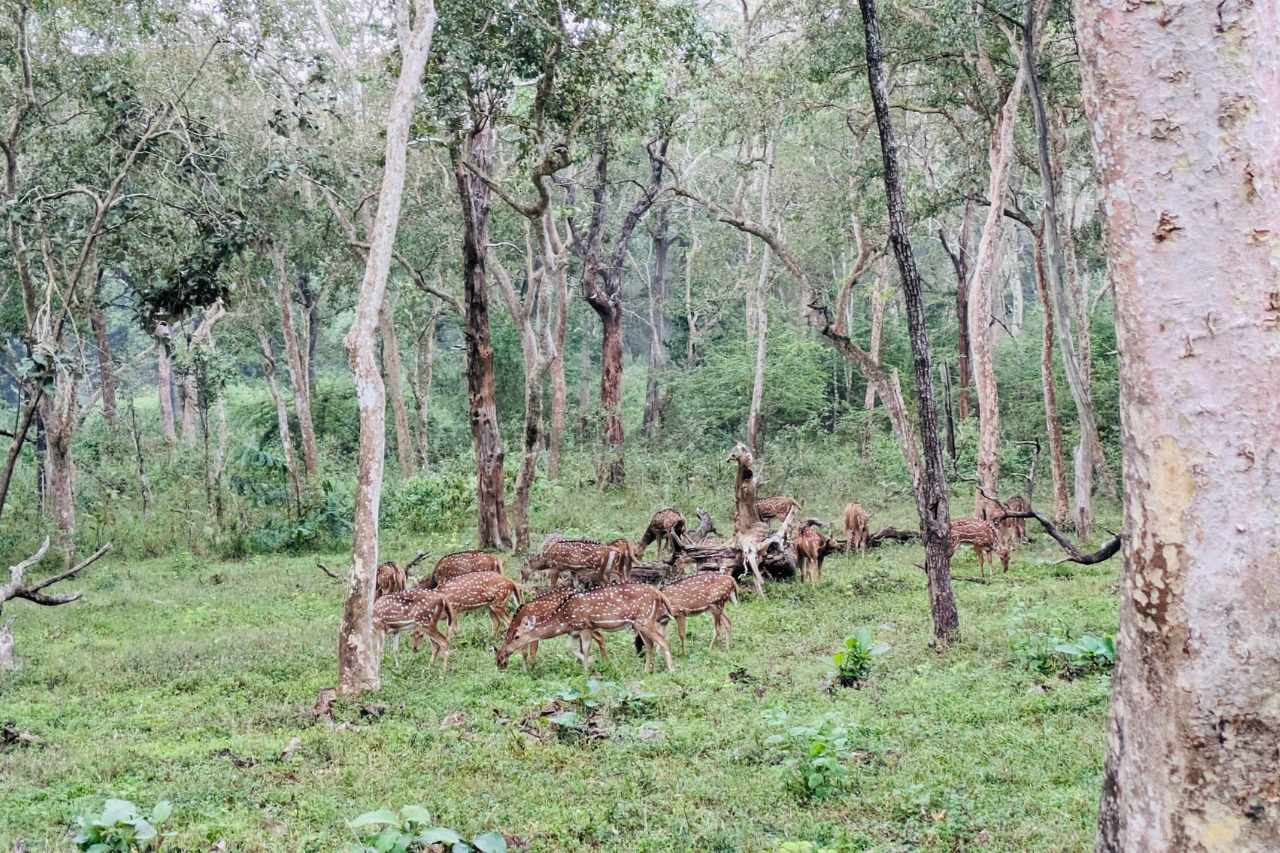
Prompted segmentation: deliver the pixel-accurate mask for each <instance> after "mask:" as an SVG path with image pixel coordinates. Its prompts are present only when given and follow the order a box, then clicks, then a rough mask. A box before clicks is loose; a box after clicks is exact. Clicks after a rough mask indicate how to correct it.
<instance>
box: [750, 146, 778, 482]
mask: <svg viewBox="0 0 1280 853" xmlns="http://www.w3.org/2000/svg"><path fill="white" fill-rule="evenodd" d="M774 150H775V149H774V140H773V139H772V138H769V139H768V140H766V141H765V146H764V174H762V175H761V177H760V223H761V224H762V225H764V226H765V227H766V228H768V227H770V224H769V223H770V220H771V219H772V217H773V210H772V206H771V201H772V199H771V198H770V190H771V189H772V187H773V164H774ZM772 262H773V252H761V253H760V276H759V277H758V278H757V279H756V286H755V291H754V292H755V329H754V332H753V334H754V335H755V341H756V356H755V365H754V368H753V370H752V374H751V406H750V408H749V409H748V411H747V446H748V447H750V448H751V452H752V453H753V454H755V457H756V459H761V458H763V457H764V447H762V446H761V442H760V418H761V407H762V406H763V404H764V368H765V355H766V350H767V348H768V344H769V265H770V264H771V263H772ZM751 320H752V318H751V316H750V313H748V316H747V324H748V327H750V324H751Z"/></svg>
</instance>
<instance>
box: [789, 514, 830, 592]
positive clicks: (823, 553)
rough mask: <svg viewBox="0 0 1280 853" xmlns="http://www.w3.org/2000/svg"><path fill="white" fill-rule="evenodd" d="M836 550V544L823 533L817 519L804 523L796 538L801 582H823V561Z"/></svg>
mask: <svg viewBox="0 0 1280 853" xmlns="http://www.w3.org/2000/svg"><path fill="white" fill-rule="evenodd" d="M834 550H836V544H835V542H834V541H833V540H832V539H831V537H829V536H827V535H826V534H824V533H823V532H822V525H821V524H820V523H819V522H818V521H816V520H815V519H812V518H811V519H809V520H808V521H806V522H805V523H804V527H803V528H802V529H801V531H800V534H799V535H798V536H796V553H797V555H799V558H800V560H799V562H800V580H802V581H807V582H808V583H817V582H818V581H820V580H822V561H823V560H825V559H826V558H827V555H828V554H830V553H831V552H832V551H834Z"/></svg>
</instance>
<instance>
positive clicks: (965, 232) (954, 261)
mask: <svg viewBox="0 0 1280 853" xmlns="http://www.w3.org/2000/svg"><path fill="white" fill-rule="evenodd" d="M972 234H973V202H972V201H966V202H965V203H964V216H963V217H961V219H960V233H959V234H958V235H956V248H955V251H952V249H951V247H950V246H949V245H947V238H946V235H945V234H944V233H943V231H942V229H938V239H940V240H941V241H942V247H943V248H944V249H945V250H946V252H947V255H948V256H949V257H950V258H951V266H952V268H953V269H954V270H955V273H956V325H957V329H956V365H957V367H958V371H957V372H958V373H959V385H960V390H959V392H958V393H957V395H956V400H957V402H956V409H957V412H958V414H959V417H960V419H961V420H964V419H965V418H968V417H969V415H970V409H969V386H970V385H971V384H973V370H972V369H971V368H970V365H969V242H970V240H971V238H972Z"/></svg>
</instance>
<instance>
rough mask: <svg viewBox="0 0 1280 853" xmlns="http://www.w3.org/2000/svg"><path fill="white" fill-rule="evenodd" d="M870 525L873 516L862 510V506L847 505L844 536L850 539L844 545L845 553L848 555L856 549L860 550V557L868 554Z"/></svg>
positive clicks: (845, 508)
mask: <svg viewBox="0 0 1280 853" xmlns="http://www.w3.org/2000/svg"><path fill="white" fill-rule="evenodd" d="M870 523H871V516H870V515H868V514H867V511H866V510H865V509H863V508H862V505H861V504H856V503H850V504H845V507H844V535H845V536H846V537H848V538H847V539H846V540H845V544H844V552H845V553H846V554H848V553H849V552H850V551H852V550H853V549H854V548H857V549H858V554H859V556H861V555H862V554H865V553H867V539H868V537H869V536H870V530H869V527H868V526H869V525H870Z"/></svg>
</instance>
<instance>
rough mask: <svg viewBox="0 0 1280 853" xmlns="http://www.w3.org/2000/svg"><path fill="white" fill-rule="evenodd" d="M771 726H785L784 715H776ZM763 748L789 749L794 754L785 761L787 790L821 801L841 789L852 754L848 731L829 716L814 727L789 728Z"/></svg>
mask: <svg viewBox="0 0 1280 853" xmlns="http://www.w3.org/2000/svg"><path fill="white" fill-rule="evenodd" d="M770 722H772V723H773V724H774V725H785V723H786V712H779V713H777V714H775V715H774V716H773V717H772V719H771V720H770ZM765 745H766V746H789V747H790V748H791V749H792V751H793V753H797V752H798V753H799V754H798V755H796V754H793V755H792V756H791V757H790V758H787V759H785V760H784V766H785V767H786V768H787V788H788V789H789V790H790V791H791V792H792V793H793V794H795V795H796V796H797V797H799V798H800V799H802V800H821V799H825V798H826V797H829V796H831V795H832V794H834V793H836V792H837V791H839V790H840V789H841V788H843V787H844V785H845V782H846V780H847V779H848V776H849V770H848V768H846V767H845V766H844V762H845V761H847V760H848V759H849V758H850V757H851V756H852V754H853V752H852V749H851V748H850V742H849V732H848V729H846V728H845V727H844V726H843V725H841V724H840V723H839V722H838V721H836V720H835V719H834V718H832V717H824V718H822V719H821V720H819V721H818V722H817V723H816V724H811V725H801V726H789V727H787V729H786V731H785V732H783V733H780V734H776V735H771V736H770V737H769V738H768V739H766V740H765Z"/></svg>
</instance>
